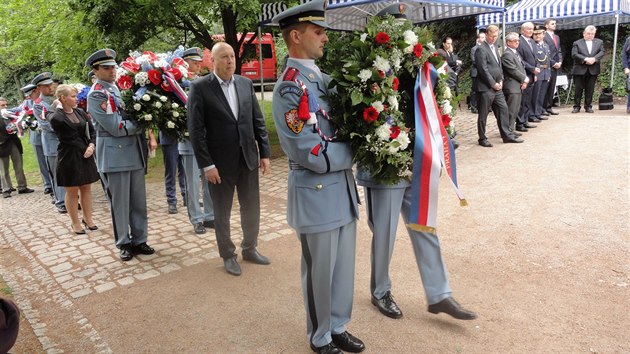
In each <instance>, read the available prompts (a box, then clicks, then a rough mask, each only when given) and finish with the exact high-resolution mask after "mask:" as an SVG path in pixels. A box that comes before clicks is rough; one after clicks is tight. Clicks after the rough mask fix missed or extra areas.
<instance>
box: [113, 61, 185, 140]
mask: <svg viewBox="0 0 630 354" xmlns="http://www.w3.org/2000/svg"><path fill="white" fill-rule="evenodd" d="M182 53H183V48H179V49H178V50H176V51H175V52H172V53H171V52H169V53H158V54H155V53H153V52H144V53H139V52H132V53H130V56H129V57H128V58H127V59H126V60H125V61H124V62H122V63H121V64H120V66H119V68H118V70H117V76H116V77H117V79H116V83H117V85H118V87H119V89H120V90H121V94H122V98H123V101H124V103H125V106H126V110H127V114H128V116H129V118H130V119H132V120H134V121H136V122H137V123H138V124H140V125H141V126H144V127H146V128H149V129H157V130H161V131H162V132H163V133H165V134H167V135H169V136H171V137H173V138H177V139H182V138H185V137H187V136H188V132H187V129H186V106H185V105H186V95H185V93H184V92H183V90H182V89H181V85H184V86H186V85H187V84H188V81H187V79H186V78H187V76H188V69H187V67H188V66H187V64H186V62H185V61H184V60H183V59H182V58H181V54H182Z"/></svg>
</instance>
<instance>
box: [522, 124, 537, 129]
mask: <svg viewBox="0 0 630 354" xmlns="http://www.w3.org/2000/svg"><path fill="white" fill-rule="evenodd" d="M523 127H525V128H527V129H533V128H536V126H535V125H533V124H529V123H525V124H524V125H523Z"/></svg>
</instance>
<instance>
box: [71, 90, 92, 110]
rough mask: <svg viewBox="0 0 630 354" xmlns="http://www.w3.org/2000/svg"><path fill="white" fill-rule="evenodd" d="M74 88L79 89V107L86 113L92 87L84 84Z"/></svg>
mask: <svg viewBox="0 0 630 354" xmlns="http://www.w3.org/2000/svg"><path fill="white" fill-rule="evenodd" d="M74 88H76V89H77V92H78V93H77V106H78V107H79V108H81V109H83V110H84V111H87V97H88V93H90V89H91V87H90V86H86V85H83V84H74Z"/></svg>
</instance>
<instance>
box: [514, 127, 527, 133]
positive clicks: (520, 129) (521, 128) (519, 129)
mask: <svg viewBox="0 0 630 354" xmlns="http://www.w3.org/2000/svg"><path fill="white" fill-rule="evenodd" d="M516 130H517V131H519V132H528V131H529V130H527V128H525V127H524V126H523V127H516Z"/></svg>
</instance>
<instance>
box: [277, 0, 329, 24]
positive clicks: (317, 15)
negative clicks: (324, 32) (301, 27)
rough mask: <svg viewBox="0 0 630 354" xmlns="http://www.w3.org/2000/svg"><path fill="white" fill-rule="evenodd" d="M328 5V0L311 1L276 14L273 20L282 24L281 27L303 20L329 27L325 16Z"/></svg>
mask: <svg viewBox="0 0 630 354" xmlns="http://www.w3.org/2000/svg"><path fill="white" fill-rule="evenodd" d="M327 5H328V0H313V1H309V2H307V3H304V4H302V5H298V6H294V7H291V8H289V9H286V10H284V11H282V12H281V13H279V14H277V15H276V16H274V18H273V19H272V20H271V21H272V22H273V23H274V24H277V25H280V29H285V28H287V27H288V26H291V25H294V24H296V23H302V22H310V23H312V24H314V25H317V26H320V27H324V28H328V27H329V26H328V23H326V16H325V13H326V6H327Z"/></svg>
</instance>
